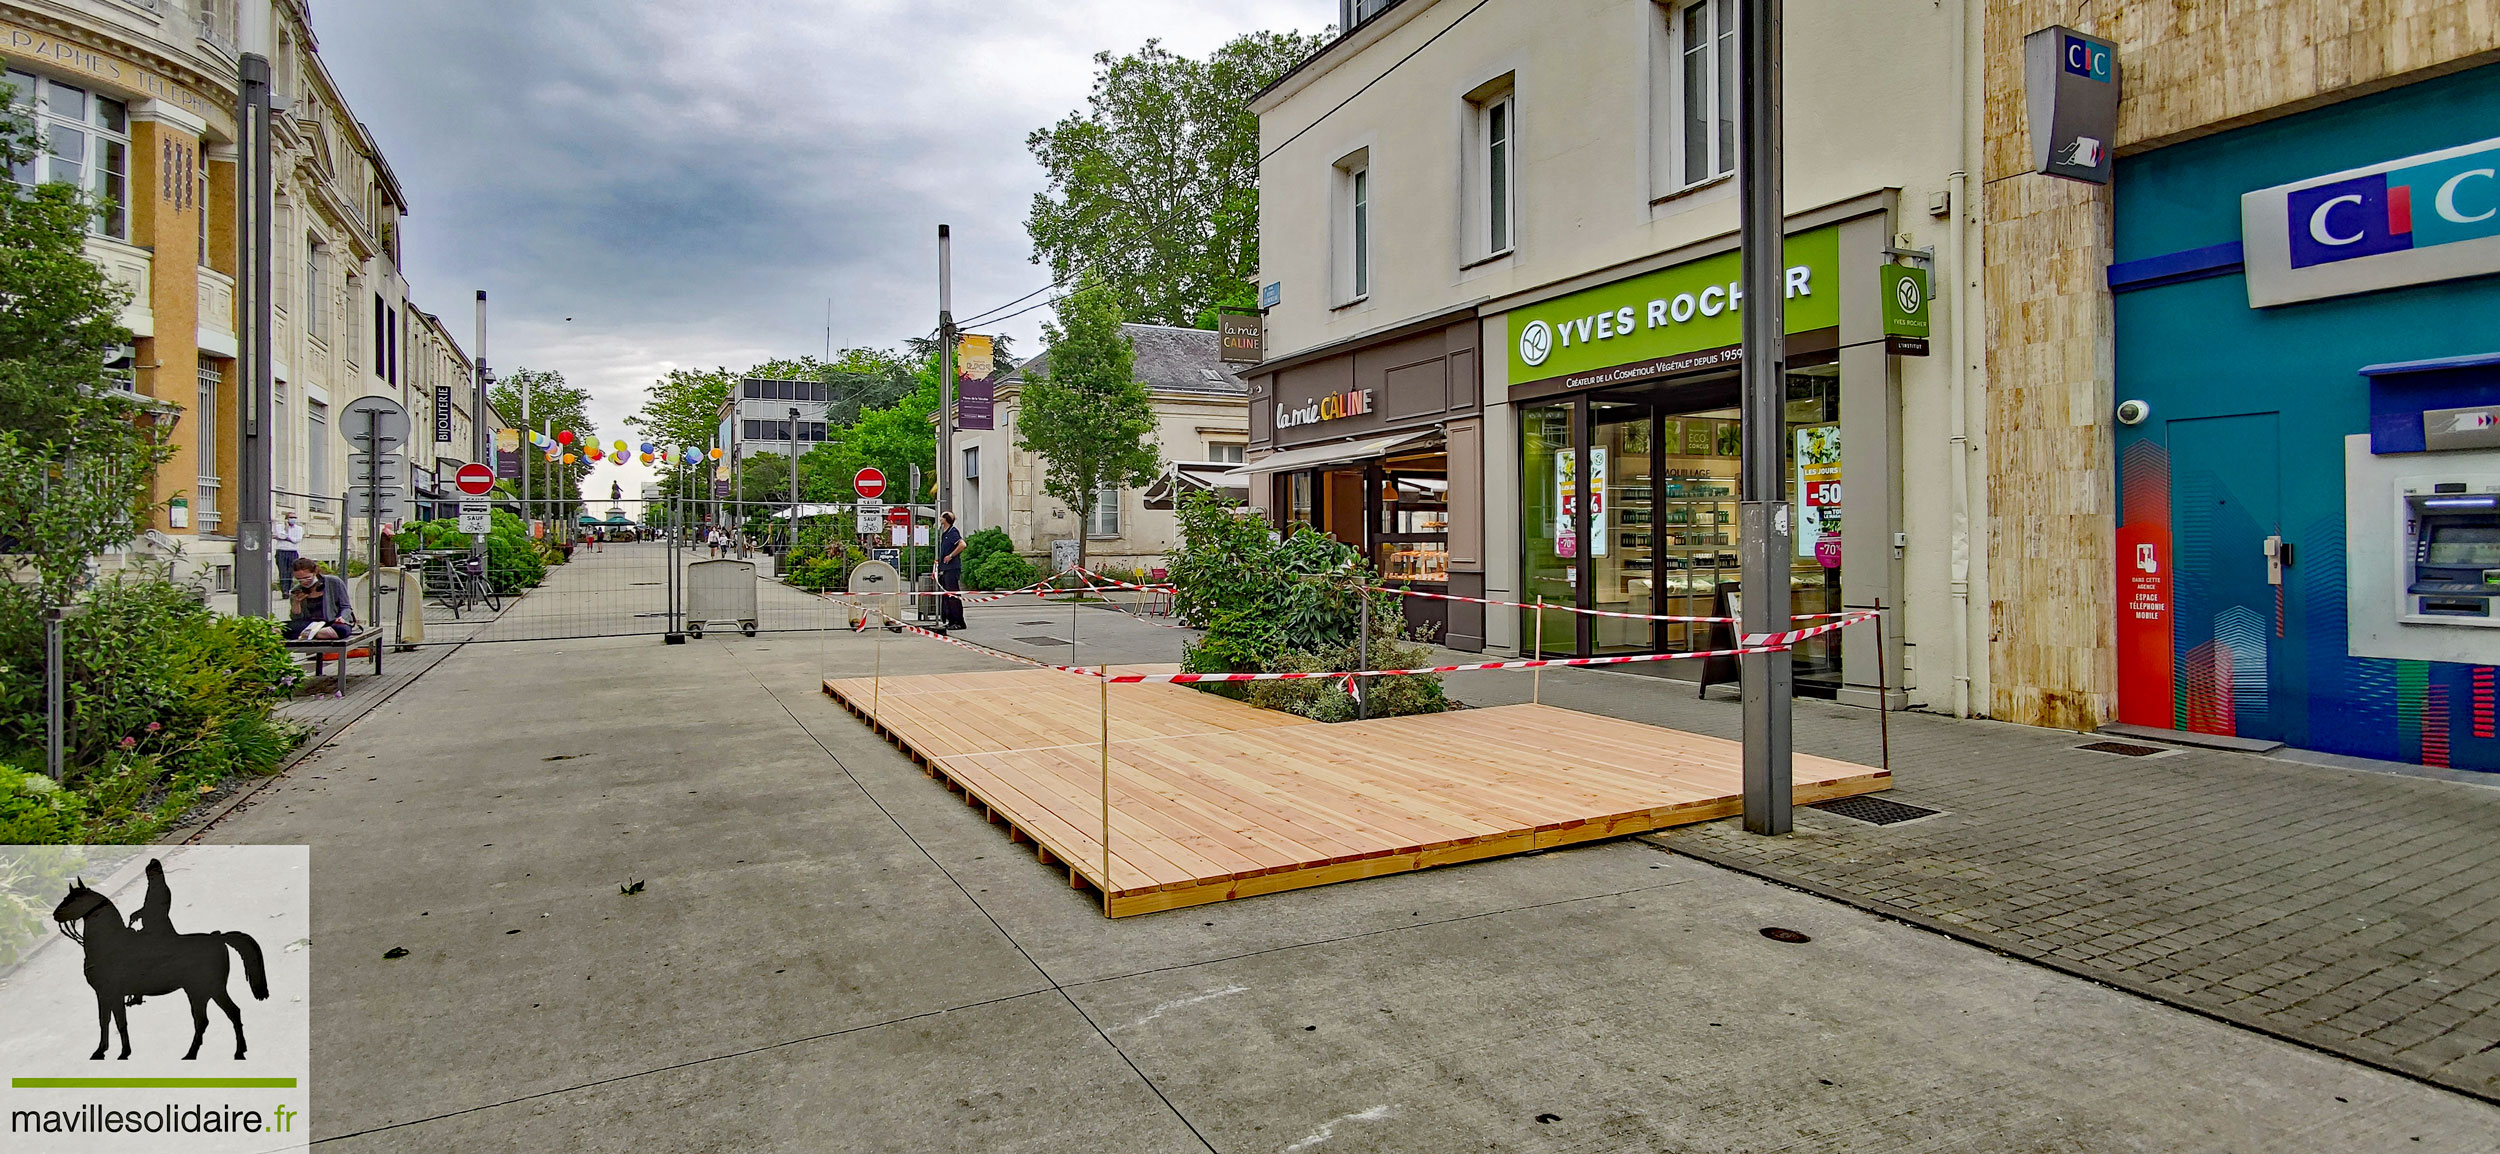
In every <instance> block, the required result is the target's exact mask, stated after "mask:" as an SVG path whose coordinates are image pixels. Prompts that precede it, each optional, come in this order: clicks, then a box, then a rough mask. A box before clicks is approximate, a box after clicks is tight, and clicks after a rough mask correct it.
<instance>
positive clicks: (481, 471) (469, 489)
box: [451, 462, 495, 497]
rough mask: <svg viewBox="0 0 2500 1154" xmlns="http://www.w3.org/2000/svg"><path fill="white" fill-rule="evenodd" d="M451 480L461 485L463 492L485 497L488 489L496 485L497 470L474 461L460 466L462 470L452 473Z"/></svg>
mask: <svg viewBox="0 0 2500 1154" xmlns="http://www.w3.org/2000/svg"><path fill="white" fill-rule="evenodd" d="M451 480H452V483H453V484H455V485H458V486H460V491H461V492H463V493H467V494H468V495H470V496H472V497H483V496H485V495H486V491H487V490H489V489H492V488H494V487H495V471H494V470H493V469H489V468H487V467H486V466H484V465H480V464H477V463H475V462H472V463H470V464H466V465H462V466H460V471H459V472H457V473H454V474H452V478H451Z"/></svg>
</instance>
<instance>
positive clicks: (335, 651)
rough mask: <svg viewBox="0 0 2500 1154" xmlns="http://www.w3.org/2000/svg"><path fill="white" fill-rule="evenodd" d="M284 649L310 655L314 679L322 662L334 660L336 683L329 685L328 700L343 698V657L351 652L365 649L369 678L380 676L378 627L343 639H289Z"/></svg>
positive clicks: (363, 627)
mask: <svg viewBox="0 0 2500 1154" xmlns="http://www.w3.org/2000/svg"><path fill="white" fill-rule="evenodd" d="M286 647H287V649H289V650H290V651H293V652H297V653H305V652H309V653H311V654H312V655H313V676H315V677H319V676H321V670H322V666H323V664H324V663H325V662H327V661H328V660H329V659H330V658H332V657H336V658H338V662H339V672H338V681H337V682H336V683H335V684H333V685H332V686H331V690H330V696H332V697H345V696H347V655H348V653H349V652H351V651H353V650H357V649H365V650H369V651H371V652H372V654H373V675H374V676H375V677H380V676H382V650H383V649H384V648H385V646H384V645H383V644H382V627H381V626H379V625H361V626H358V627H357V628H356V629H355V630H354V631H352V632H350V633H349V634H348V635H347V636H345V637H339V638H332V639H323V640H312V639H306V640H290V641H288V642H287V643H286Z"/></svg>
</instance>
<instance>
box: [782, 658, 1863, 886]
mask: <svg viewBox="0 0 2500 1154" xmlns="http://www.w3.org/2000/svg"><path fill="white" fill-rule="evenodd" d="M1112 688H1113V694H1112V700H1111V732H1112V740H1111V743H1110V746H1111V749H1110V754H1111V763H1112V779H1113V782H1112V800H1113V807H1112V808H1113V816H1112V863H1111V870H1112V874H1111V876H1110V877H1108V878H1105V877H1103V876H1101V875H1102V871H1103V854H1102V850H1103V847H1102V843H1101V837H1102V816H1101V815H1102V810H1101V799H1100V797H1099V790H1100V788H1101V777H1102V761H1101V758H1102V747H1101V736H1102V715H1101V712H1100V711H1101V709H1102V690H1101V687H1100V686H1099V685H1097V684H1095V683H1093V682H1091V681H1088V680H1085V679H1083V678H1079V677H1074V676H1070V675H1068V674H1064V673H1058V672H1054V671H1049V670H1011V671H1006V672H1002V673H972V674H962V673H957V674H937V675H930V676H926V677H921V676H913V677H893V678H886V679H884V680H883V682H882V684H878V683H876V682H873V681H871V680H870V679H862V678H849V679H842V680H833V681H827V682H826V683H825V690H826V692H827V693H828V694H830V695H832V696H833V697H834V698H835V699H836V700H838V701H840V702H842V703H843V704H844V706H845V707H846V708H849V709H851V710H852V711H853V712H854V713H857V714H860V715H861V716H862V717H863V718H864V719H866V720H868V721H869V722H870V724H871V725H873V726H874V727H876V728H877V729H878V730H879V731H880V732H883V733H886V734H888V735H889V736H890V737H891V739H892V740H893V741H894V742H895V743H896V744H897V745H899V746H901V747H902V748H903V749H904V750H905V751H907V752H908V753H910V754H911V755H912V756H913V757H915V758H918V759H921V760H923V761H925V762H926V763H927V764H928V766H929V767H930V769H931V772H932V773H933V774H935V775H937V776H939V777H940V778H942V779H943V780H944V781H945V782H946V783H947V785H948V788H950V789H958V790H961V791H962V792H963V793H964V795H965V801H966V804H968V805H973V806H977V807H979V808H981V810H982V811H983V813H984V814H985V816H988V817H990V818H991V820H993V821H996V822H999V823H1002V824H1005V825H1006V826H1007V827H1008V828H1009V830H1010V834H1009V836H1010V840H1011V841H1012V840H1019V839H1021V840H1029V841H1031V842H1032V843H1033V844H1034V847H1035V850H1034V852H1035V855H1036V857H1037V858H1038V859H1039V860H1041V861H1043V862H1045V863H1049V862H1054V861H1055V862H1059V863H1063V864H1065V865H1066V866H1067V867H1068V868H1069V870H1070V877H1071V881H1072V883H1075V884H1080V885H1082V884H1092V885H1094V886H1097V887H1098V888H1101V889H1104V890H1107V891H1108V892H1109V893H1110V895H1111V899H1110V912H1111V914H1112V915H1113V916H1115V917H1122V916H1127V915H1130V914H1135V913H1145V912H1150V911H1154V910H1165V909H1177V908H1181V907H1185V906H1191V905H1199V904H1204V903H1207V902H1215V901H1225V900H1229V899H1231V898H1237V897H1248V896H1253V895H1256V894H1262V893H1276V892H1280V891H1283V890H1288V889H1298V888H1303V887H1307V886H1314V885H1327V884H1330V883H1333V882H1338V881H1348V880H1353V879H1357V878H1365V877H1377V876H1380V875H1382V874H1388V873H1399V872H1405V871H1409V870H1417V869H1428V868H1431V867H1433V866H1439V865H1450V864H1455V863H1459V862H1467V861H1478V860H1482V859H1485V858H1489V857H1499V856H1503V855H1506V854H1514V853H1523V852H1529V851H1533V850H1539V849H1548V848H1552V847H1555V846H1562V845H1572V844H1576V843H1580V842H1586V841H1594V840H1598V839H1601V838H1609V837H1619V836H1623V835H1625V834H1631V833H1640V832H1645V831H1648V830H1654V829H1661V828H1665V827H1667V826H1670V825H1677V824H1683V823H1688V822H1695V821H1707V820H1712V819H1714V818H1720V817H1726V816H1730V815H1732V814H1735V813H1736V812H1738V810H1739V809H1740V807H1741V801H1740V795H1741V783H1742V777H1743V770H1742V762H1743V748H1742V746H1740V745H1739V744H1738V743H1736V742H1733V741H1728V740H1725V739H1721V738H1713V737H1707V736H1703V735H1700V734H1691V733H1683V732H1679V731H1676V730H1670V729H1663V728H1660V727H1657V726H1652V725H1644V724H1641V723H1639V722H1632V721H1625V720H1622V719H1619V718H1609V717H1598V716H1594V715H1591V714H1584V713H1576V712H1573V711H1571V710H1566V709H1559V708H1556V707H1553V706H1545V705H1513V706H1499V707H1495V708H1490V709H1471V710H1463V711H1458V712H1452V713H1444V714H1429V715H1422V716H1414V717H1400V718H1384V719H1380V720H1377V721H1364V722H1349V723H1343V724H1336V725H1323V724H1319V723H1316V722H1312V721H1310V720H1309V719H1308V718H1301V717H1295V716H1292V715H1289V714H1280V713H1273V712H1269V711H1265V710H1260V709H1257V708H1254V707H1252V706H1248V705H1245V704H1242V703H1240V702H1237V701H1232V700H1230V699H1227V698H1222V697H1217V696H1215V695H1213V694H1207V693H1201V692H1198V691H1195V690H1191V689H1187V688H1184V687H1181V686H1173V685H1162V684H1149V685H1122V686H1114V687H1112ZM872 713H873V714H875V716H870V715H871V714H872ZM1796 780H1797V799H1798V801H1799V802H1801V803H1804V802H1812V801H1821V800H1828V799H1830V798H1833V797H1844V796H1850V795H1853V794H1858V793H1868V792H1873V791H1876V790H1881V789H1885V788H1888V787H1889V786H1890V785H1891V779H1890V778H1889V777H1888V776H1886V775H1885V774H1883V773H1882V772H1880V771H1878V770H1874V769H1870V768H1868V767H1865V766H1859V765H1851V764H1848V763H1845V762H1838V761H1833V760H1830V759H1827V758H1817V757H1811V756H1807V755H1799V757H1798V758H1797V772H1796Z"/></svg>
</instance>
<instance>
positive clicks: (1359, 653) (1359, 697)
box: [1352, 589, 1372, 721]
mask: <svg viewBox="0 0 2500 1154" xmlns="http://www.w3.org/2000/svg"><path fill="white" fill-rule="evenodd" d="M1355 596H1357V597H1360V598H1362V599H1363V601H1362V606H1361V608H1359V609H1357V610H1356V611H1355V614H1354V627H1355V629H1356V630H1357V631H1358V632H1356V633H1355V635H1354V667H1355V668H1356V669H1369V668H1371V667H1372V597H1371V594H1369V593H1365V592H1363V591H1362V590H1360V589H1357V590H1355ZM1352 680H1353V682H1354V720H1356V721H1365V720H1368V719H1370V717H1371V715H1372V714H1371V706H1372V703H1371V686H1370V684H1369V683H1367V682H1365V681H1364V680H1363V679H1362V678H1360V677H1357V678H1353V679H1352Z"/></svg>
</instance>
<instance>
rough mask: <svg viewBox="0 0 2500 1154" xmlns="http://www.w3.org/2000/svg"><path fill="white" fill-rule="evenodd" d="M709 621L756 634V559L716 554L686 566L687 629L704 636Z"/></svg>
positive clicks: (751, 635) (712, 623)
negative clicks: (744, 559)
mask: <svg viewBox="0 0 2500 1154" xmlns="http://www.w3.org/2000/svg"><path fill="white" fill-rule="evenodd" d="M706 625H727V626H733V627H735V628H736V629H737V630H738V631H739V632H741V633H744V634H746V635H747V636H749V637H753V636H755V562H753V561H739V560H736V559H734V558H729V557H715V558H712V559H710V560H705V561H697V562H694V563H693V564H690V565H688V566H686V632H688V633H691V634H693V635H695V636H697V637H701V636H703V627H704V626H706Z"/></svg>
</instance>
